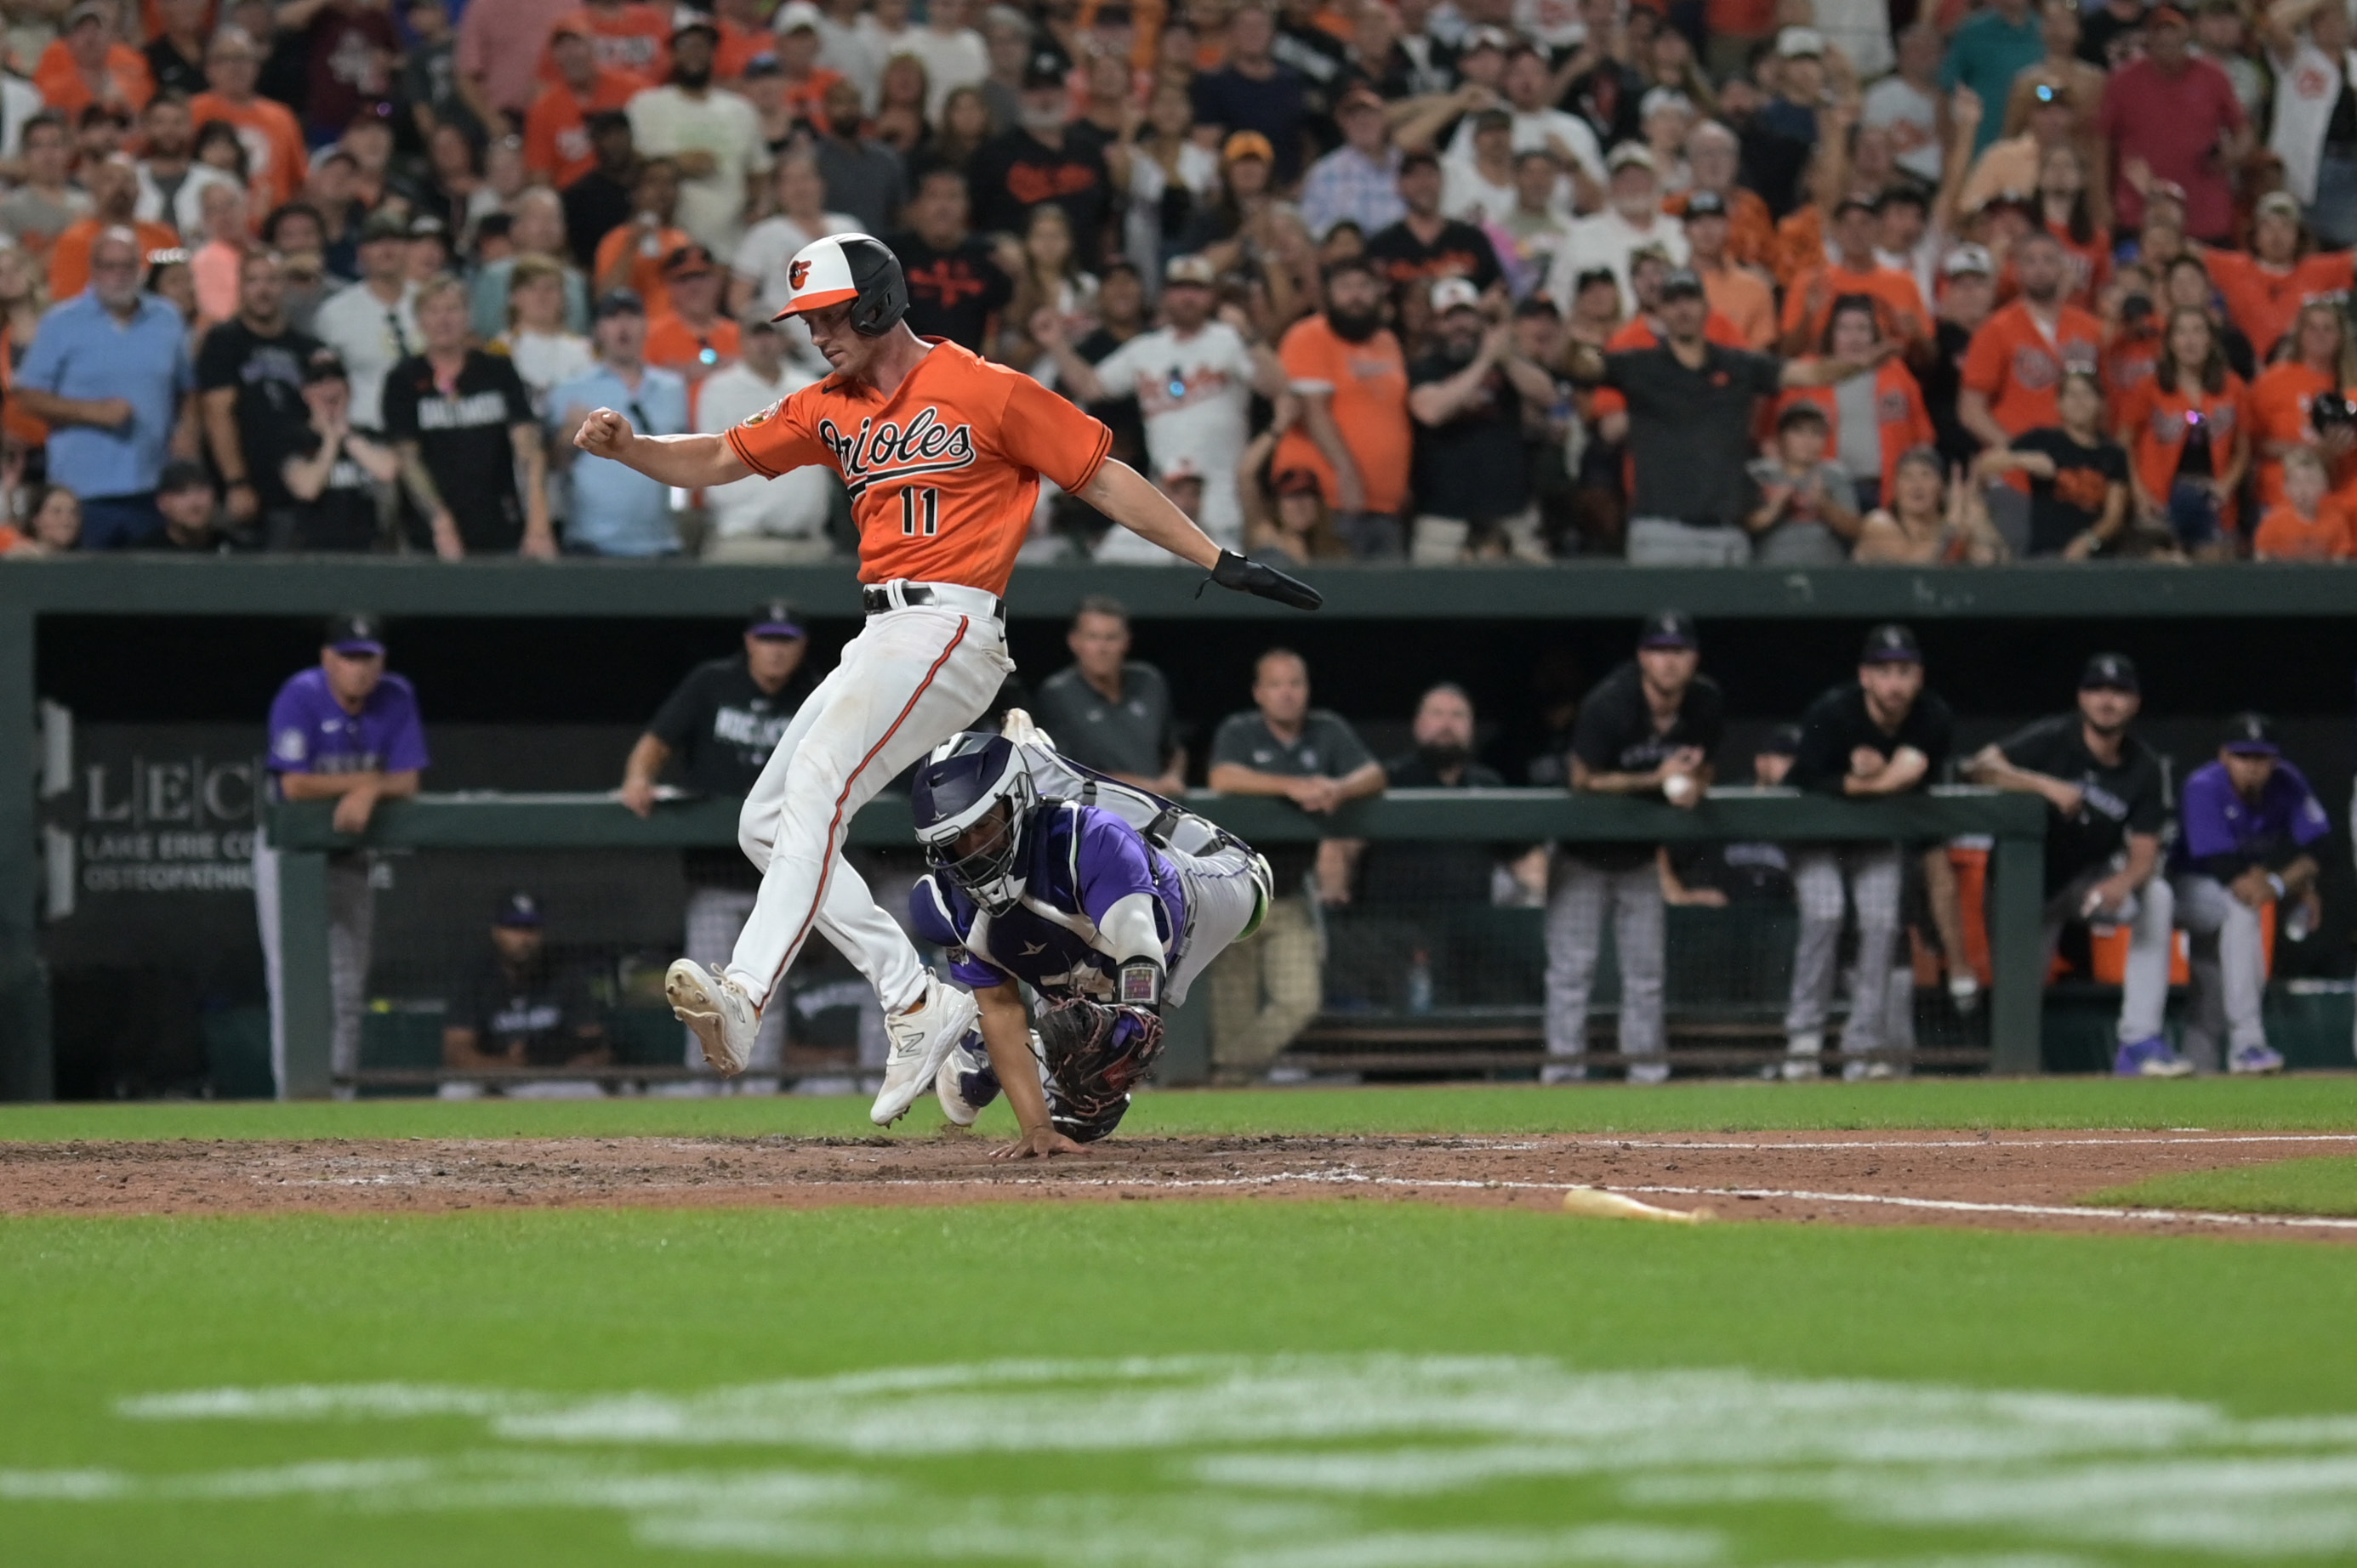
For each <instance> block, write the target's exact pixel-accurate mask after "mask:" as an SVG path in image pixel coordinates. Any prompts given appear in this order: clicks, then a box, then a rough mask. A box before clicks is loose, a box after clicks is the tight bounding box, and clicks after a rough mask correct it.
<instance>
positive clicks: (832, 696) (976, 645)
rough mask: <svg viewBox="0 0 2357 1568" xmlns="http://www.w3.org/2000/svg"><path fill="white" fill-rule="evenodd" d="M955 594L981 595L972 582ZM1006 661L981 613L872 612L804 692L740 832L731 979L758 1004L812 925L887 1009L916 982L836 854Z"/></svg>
mask: <svg viewBox="0 0 2357 1568" xmlns="http://www.w3.org/2000/svg"><path fill="white" fill-rule="evenodd" d="M953 592H955V593H956V594H957V595H958V596H961V597H963V596H974V597H976V598H979V597H981V596H980V595H979V594H977V593H976V592H975V590H973V589H958V590H953ZM1014 668H1015V661H1014V660H1011V659H1009V658H1007V657H1006V630H1005V628H1003V627H1002V626H1000V624H999V623H998V621H997V620H996V618H993V617H992V616H990V615H988V614H976V613H973V612H970V611H962V610H954V609H946V608H941V607H933V606H910V607H905V608H900V609H892V610H887V611H885V612H884V613H883V614H881V615H875V616H870V617H869V618H867V625H866V628H865V629H864V630H862V631H861V632H860V634H859V635H858V636H857V637H855V638H853V639H851V641H850V642H849V643H848V644H846V645H845V648H844V650H843V659H842V660H841V662H839V663H838V664H836V665H835V667H834V673H832V674H830V675H829V676H827V678H826V679H825V680H823V681H822V682H819V684H818V689H817V690H816V691H814V692H813V693H811V694H810V698H809V700H808V701H806V702H804V703H802V711H801V712H799V713H797V714H795V715H794V718H793V723H791V725H787V726H786V734H785V738H783V739H782V740H780V741H779V743H778V748H777V750H775V751H774V752H772V753H770V761H769V765H768V766H767V767H765V768H762V769H761V777H760V778H759V779H757V780H756V781H755V782H754V785H753V790H752V793H751V794H750V795H748V796H747V797H746V800H745V810H744V812H743V814H742V815H741V816H739V817H738V818H737V843H739V844H740V845H742V846H743V847H744V851H745V854H747V856H748V857H749V858H750V859H751V860H752V862H753V864H754V865H757V866H759V868H760V870H761V891H760V895H759V897H757V898H756V899H755V900H754V902H753V913H752V917H751V918H749V919H748V920H747V921H746V922H745V929H744V930H743V931H742V932H741V933H739V935H738V936H737V949H736V951H735V953H734V954H733V955H731V957H730V958H729V961H728V974H729V977H730V978H731V979H733V980H735V981H736V982H737V983H738V984H739V985H741V986H743V987H744V988H745V993H746V994H747V995H748V996H750V997H751V998H752V999H753V1000H754V1002H755V1003H756V1004H760V1003H763V1002H766V1001H767V1000H768V999H769V996H770V993H771V992H772V991H773V990H774V989H775V988H776V987H777V984H778V982H779V981H780V979H781V978H782V977H783V976H784V974H785V972H786V969H787V966H789V965H790V964H791V963H792V962H793V961H794V955H795V954H796V953H799V952H800V951H802V943H803V942H805V941H807V940H809V938H810V934H811V932H812V931H813V929H815V930H817V931H818V932H820V933H821V934H822V935H823V936H824V937H825V938H826V940H829V941H831V942H833V943H834V945H835V947H836V948H837V949H838V950H840V951H841V952H842V953H843V955H844V957H845V958H847V959H849V960H850V961H852V964H853V965H854V967H856V969H857V970H858V971H859V972H860V973H861V974H863V975H866V977H867V982H868V983H869V984H871V985H873V986H874V987H875V988H876V996H877V1000H878V1001H879V1002H881V1003H882V1004H884V1008H885V1010H886V1011H887V1012H898V1011H899V1010H900V1009H902V1008H904V1007H907V1006H908V1005H909V1004H911V1003H913V1002H914V1001H916V1000H917V998H918V996H919V995H920V993H921V992H922V991H923V989H924V983H925V971H924V965H923V964H922V963H921V962H920V961H919V959H918V957H917V950H916V949H915V947H913V946H912V945H910V943H909V938H908V934H907V933H906V932H905V931H903V930H902V929H900V927H899V922H897V921H895V920H894V919H893V918H891V917H890V916H888V915H887V914H886V913H885V912H884V911H883V910H882V909H880V908H877V904H876V900H875V898H874V897H873V896H872V895H871V894H870V893H869V892H868V890H867V885H866V883H864V882H862V881H861V880H860V879H859V875H858V873H856V872H855V871H853V870H852V869H851V867H850V865H847V864H846V863H845V860H844V858H843V846H844V843H845V835H847V834H848V833H849V832H850V831H851V819H852V818H853V817H854V816H855V815H856V814H857V813H858V811H859V808H860V807H862V806H864V805H866V803H867V802H868V801H869V800H874V799H875V798H876V795H877V792H878V791H879V790H881V789H883V788H884V786H885V785H887V784H888V783H890V782H891V781H892V780H893V779H895V778H897V777H898V776H899V774H900V773H901V772H902V771H904V770H905V769H907V768H909V767H910V766H911V765H913V764H914V763H916V762H918V761H920V760H921V759H922V758H923V757H924V756H925V754H926V753H927V752H929V751H931V750H932V748H933V747H934V746H939V745H940V744H941V743H942V741H945V740H947V739H948V738H949V737H950V736H953V735H955V734H957V733H958V732H959V731H960V730H962V729H964V728H966V727H967V726H968V725H972V724H973V723H974V720H975V719H976V718H977V717H979V716H980V715H981V714H982V712H983V710H984V709H985V708H986V707H988V706H989V705H990V700H991V699H992V698H993V697H995V696H996V695H997V694H998V688H999V686H1000V684H1001V683H1002V682H1005V680H1006V675H1007V672H1008V671H1011V670H1013V669H1014Z"/></svg>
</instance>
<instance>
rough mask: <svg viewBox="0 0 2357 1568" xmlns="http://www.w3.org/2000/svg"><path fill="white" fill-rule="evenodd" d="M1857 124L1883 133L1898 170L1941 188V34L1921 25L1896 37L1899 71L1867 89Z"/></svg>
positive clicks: (1918, 24)
mask: <svg viewBox="0 0 2357 1568" xmlns="http://www.w3.org/2000/svg"><path fill="white" fill-rule="evenodd" d="M1858 124H1859V125H1860V126H1862V127H1863V128H1865V129H1867V130H1869V131H1876V130H1888V131H1889V133H1890V149H1891V151H1892V153H1893V154H1895V155H1896V162H1897V163H1898V165H1899V166H1900V168H1903V169H1905V170H1906V171H1907V172H1908V173H1909V174H1911V175H1913V176H1914V177H1916V178H1918V179H1920V180H1921V181H1923V182H1924V183H1925V184H1926V185H1933V186H1936V185H1938V184H1939V183H1940V35H1939V34H1938V33H1936V32H1933V31H1932V28H1931V27H1928V26H1926V25H1925V24H1923V23H1921V22H1918V23H1916V24H1915V25H1914V26H1913V27H1909V28H1908V29H1907V30H1906V31H1904V32H1902V33H1900V35H1899V69H1898V70H1896V71H1894V72H1893V73H1892V74H1890V75H1889V76H1886V77H1884V78H1883V79H1882V80H1881V81H1878V82H1876V83H1875V84H1874V85H1873V86H1872V87H1869V88H1867V90H1866V102H1865V103H1864V104H1863V105H1862V106H1861V107H1860V108H1859V111H1858Z"/></svg>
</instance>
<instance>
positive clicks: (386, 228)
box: [311, 208, 425, 435]
mask: <svg viewBox="0 0 2357 1568" xmlns="http://www.w3.org/2000/svg"><path fill="white" fill-rule="evenodd" d="M360 263H361V281H360V282H358V283H356V284H354V285H351V286H350V288H347V289H343V290H341V291H339V293H336V294H334V295H329V296H328V301H327V303H326V304H324V305H322V306H319V309H318V313H317V315H316V316H314V317H312V318H311V335H312V336H313V337H315V338H318V339H319V341H321V342H322V343H325V344H326V345H327V346H328V348H330V349H334V350H335V351H336V352H337V353H339V354H340V355H342V356H343V360H344V371H345V373H346V374H347V375H348V376H349V377H350V381H351V387H352V408H351V421H352V428H353V429H355V430H357V431H360V432H361V433H362V434H363V435H373V434H376V433H378V432H380V431H382V429H383V428H384V413H383V409H384V378H385V376H386V375H387V374H388V373H390V372H391V371H392V370H393V366H395V365H397V364H399V363H400V362H401V361H402V360H405V359H407V358H408V357H409V356H410V355H412V354H418V353H423V352H425V333H424V332H422V331H420V330H419V329H418V326H417V307H416V302H417V284H416V282H415V281H414V279H412V278H411V277H410V276H409V220H407V219H405V218H404V217H403V216H402V215H401V213H400V212H399V211H398V210H396V209H391V208H387V209H380V210H378V211H375V212H371V213H370V214H369V216H368V220H367V222H365V223H363V224H362V225H361V243H360Z"/></svg>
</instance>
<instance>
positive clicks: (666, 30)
mask: <svg viewBox="0 0 2357 1568" xmlns="http://www.w3.org/2000/svg"><path fill="white" fill-rule="evenodd" d="M493 3H494V4H496V3H497V0H493ZM567 27H569V28H572V29H574V30H576V31H577V32H579V33H580V34H581V35H582V36H583V37H584V38H587V39H588V40H589V46H590V48H591V50H592V51H593V52H595V53H596V55H597V63H598V64H599V65H600V66H602V67H604V68H605V69H606V70H619V71H623V72H626V73H627V74H629V75H631V76H634V77H636V78H638V80H639V85H640V86H641V87H652V86H653V85H655V84H656V83H657V82H659V81H662V80H663V79H664V78H665V77H667V76H669V75H670V74H671V31H672V19H671V16H670V15H669V14H668V13H667V12H665V11H664V10H662V8H661V7H658V6H654V5H641V4H640V0H589V3H588V4H587V5H584V6H583V7H582V8H581V9H580V10H578V11H576V12H575V13H574V14H573V15H572V16H568V17H566V18H565V20H564V21H563V22H560V23H559V24H557V26H556V27H552V28H550V29H549V31H550V35H551V39H552V41H554V35H555V34H556V32H557V31H558V30H560V29H562V28H567ZM540 79H541V81H556V80H557V70H556V61H555V59H554V56H553V55H544V56H543V57H542V59H541V62H540Z"/></svg>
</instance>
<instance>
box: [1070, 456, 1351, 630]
mask: <svg viewBox="0 0 2357 1568" xmlns="http://www.w3.org/2000/svg"><path fill="white" fill-rule="evenodd" d="M1081 499H1082V500H1084V501H1086V502H1088V503H1089V504H1090V505H1091V506H1092V507H1094V508H1096V509H1097V510H1099V511H1101V512H1103V513H1104V514H1105V516H1107V517H1109V518H1111V519H1113V520H1114V521H1115V522H1117V523H1119V524H1121V525H1122V526H1123V527H1124V528H1126V529H1127V530H1129V531H1130V532H1132V533H1135V534H1136V535H1137V536H1138V537H1139V538H1140V539H1143V540H1145V541H1146V542H1147V543H1149V544H1159V545H1160V546H1162V548H1163V549H1165V550H1168V552H1170V553H1171V554H1173V555H1176V556H1178V557H1179V559H1180V560H1181V561H1191V562H1193V563H1194V564H1196V565H1198V566H1200V567H1202V568H1204V569H1205V570H1206V571H1208V572H1210V573H1211V581H1213V582H1214V583H1217V584H1219V585H1220V586H1222V587H1223V588H1234V589H1236V590H1238V591H1239V592H1242V593H1247V594H1257V595H1259V596H1261V597H1262V598H1265V599H1275V601H1276V602H1277V603H1279V604H1282V605H1291V606H1292V607H1294V608H1295V609H1299V610H1314V609H1316V608H1317V607H1318V606H1319V605H1321V604H1323V603H1325V599H1324V597H1323V596H1321V595H1320V594H1319V593H1318V590H1317V589H1315V588H1313V587H1311V586H1310V585H1308V584H1307V583H1303V582H1299V581H1297V580H1296V579H1294V578H1292V577H1288V576H1286V575H1285V574H1284V573H1282V572H1280V571H1278V570H1276V568H1275V567H1274V566H1265V565H1263V564H1261V563H1259V562H1257V561H1247V560H1246V559H1244V558H1243V556H1241V555H1239V554H1237V553H1235V552H1234V551H1232V550H1222V549H1221V548H1220V547H1219V545H1218V544H1217V543H1216V542H1213V540H1212V538H1211V535H1210V534H1208V533H1205V532H1203V531H1202V530H1201V529H1200V528H1198V527H1196V526H1195V524H1194V523H1193V522H1192V521H1189V518H1188V516H1187V514H1186V513H1185V512H1183V511H1180V510H1179V509H1178V507H1177V506H1175V505H1173V504H1172V502H1171V499H1170V498H1169V497H1168V496H1166V495H1164V494H1163V493H1162V492H1161V491H1160V490H1157V489H1155V488H1154V487H1153V486H1152V485H1151V484H1148V483H1147V482H1146V477H1145V476H1144V475H1143V474H1140V473H1139V472H1138V471H1137V470H1136V469H1135V468H1133V467H1130V466H1129V465H1128V464H1126V463H1124V462H1121V461H1118V460H1117V459H1115V458H1112V457H1108V458H1106V459H1105V460H1104V461H1103V463H1102V464H1100V465H1099V466H1098V467H1097V472H1096V477H1095V478H1092V479H1091V480H1090V481H1089V482H1088V484H1087V486H1086V487H1085V488H1083V489H1082V491H1081Z"/></svg>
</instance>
